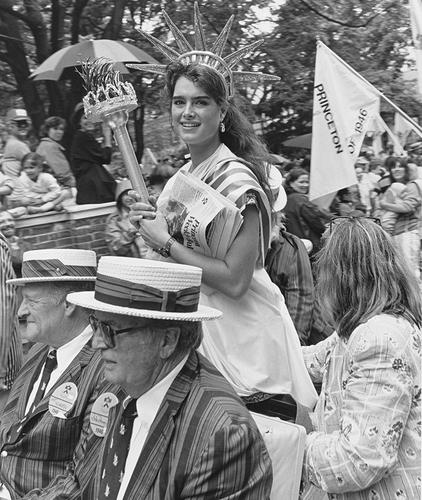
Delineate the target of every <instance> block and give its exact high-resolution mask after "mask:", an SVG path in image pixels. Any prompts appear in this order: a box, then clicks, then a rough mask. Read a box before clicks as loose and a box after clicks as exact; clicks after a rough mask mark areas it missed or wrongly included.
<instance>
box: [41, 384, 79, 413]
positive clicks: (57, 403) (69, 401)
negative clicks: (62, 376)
mask: <svg viewBox="0 0 422 500" xmlns="http://www.w3.org/2000/svg"><path fill="white" fill-rule="evenodd" d="M77 397H78V388H77V387H76V385H75V384H74V383H73V382H65V383H64V384H61V385H60V386H59V387H57V389H56V390H55V391H54V392H53V394H52V395H51V396H50V399H49V401H48V411H49V412H50V413H51V414H52V415H53V417H57V418H67V416H68V414H69V413H70V411H71V410H72V408H73V407H74V406H75V403H76V399H77Z"/></svg>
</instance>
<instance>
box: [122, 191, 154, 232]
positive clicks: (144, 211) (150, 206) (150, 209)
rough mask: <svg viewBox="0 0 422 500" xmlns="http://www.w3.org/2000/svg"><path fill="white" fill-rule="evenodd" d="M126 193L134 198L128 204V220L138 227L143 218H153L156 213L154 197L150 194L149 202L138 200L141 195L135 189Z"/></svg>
mask: <svg viewBox="0 0 422 500" xmlns="http://www.w3.org/2000/svg"><path fill="white" fill-rule="evenodd" d="M128 195H129V196H130V197H131V198H132V199H133V200H135V201H134V203H132V205H131V206H130V210H129V220H130V222H131V223H132V224H133V225H134V226H135V227H139V223H140V222H141V221H142V220H143V219H146V220H153V219H155V217H156V215H157V209H156V206H155V199H154V197H153V196H150V198H149V203H146V202H144V201H140V199H141V196H140V195H139V194H138V193H137V192H136V191H133V190H132V191H129V193H128Z"/></svg>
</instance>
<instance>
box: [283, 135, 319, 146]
mask: <svg viewBox="0 0 422 500" xmlns="http://www.w3.org/2000/svg"><path fill="white" fill-rule="evenodd" d="M282 144H283V146H286V147H288V148H303V149H311V144H312V134H303V135H298V136H296V137H292V138H291V139H287V141H283V143H282Z"/></svg>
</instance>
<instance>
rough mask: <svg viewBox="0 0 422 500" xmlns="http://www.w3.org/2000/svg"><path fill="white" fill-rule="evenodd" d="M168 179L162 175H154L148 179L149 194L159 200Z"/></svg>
mask: <svg viewBox="0 0 422 500" xmlns="http://www.w3.org/2000/svg"><path fill="white" fill-rule="evenodd" d="M166 182H167V179H166V178H165V177H163V176H162V175H158V174H152V175H150V176H149V178H148V193H149V194H150V196H152V197H153V198H154V199H158V197H159V196H160V194H161V193H162V191H163V189H164V186H165V185H166Z"/></svg>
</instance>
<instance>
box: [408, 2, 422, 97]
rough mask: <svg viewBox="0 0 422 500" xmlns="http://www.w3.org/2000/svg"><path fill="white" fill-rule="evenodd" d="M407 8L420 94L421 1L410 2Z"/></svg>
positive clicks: (421, 80) (421, 60) (421, 72)
mask: <svg viewBox="0 0 422 500" xmlns="http://www.w3.org/2000/svg"><path fill="white" fill-rule="evenodd" d="M409 7H410V25H411V26H412V38H413V45H414V47H415V60H416V70H417V74H418V88H419V92H420V93H421V94H422V0H410V1H409Z"/></svg>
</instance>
